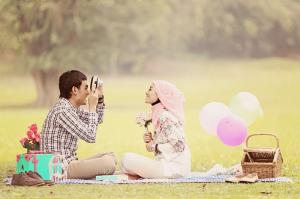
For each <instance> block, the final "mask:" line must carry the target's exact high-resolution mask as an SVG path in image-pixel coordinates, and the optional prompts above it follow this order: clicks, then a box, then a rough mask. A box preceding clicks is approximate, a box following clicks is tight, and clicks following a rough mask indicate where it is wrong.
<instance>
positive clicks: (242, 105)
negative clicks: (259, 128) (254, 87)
mask: <svg viewBox="0 0 300 199" xmlns="http://www.w3.org/2000/svg"><path fill="white" fill-rule="evenodd" d="M229 107H230V110H231V111H232V112H233V113H234V114H236V115H238V116H239V117H240V118H241V119H242V120H243V121H244V122H245V123H246V125H247V126H249V125H250V124H252V123H253V122H254V121H255V120H256V119H257V117H259V116H260V117H261V116H262V115H263V110H262V108H261V106H260V103H259V101H258V99H257V97H256V96H255V95H253V94H252V93H249V92H240V93H238V94H236V95H235V96H233V97H232V99H231V101H230V103H229Z"/></svg>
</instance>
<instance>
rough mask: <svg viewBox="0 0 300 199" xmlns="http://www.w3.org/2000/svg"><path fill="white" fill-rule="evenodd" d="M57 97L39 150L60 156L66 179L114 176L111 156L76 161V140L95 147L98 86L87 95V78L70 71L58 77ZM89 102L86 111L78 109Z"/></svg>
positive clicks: (100, 106) (99, 108) (100, 101)
mask: <svg viewBox="0 0 300 199" xmlns="http://www.w3.org/2000/svg"><path fill="white" fill-rule="evenodd" d="M59 91H60V96H59V100H58V102H57V103H56V104H55V105H54V106H53V107H52V108H51V109H50V111H49V113H48V115H47V118H46V120H45V122H44V126H43V130H42V145H41V149H42V151H44V152H59V153H60V154H62V155H64V156H65V158H66V160H67V162H68V163H69V165H68V178H81V179H89V178H94V177H95V176H97V175H105V174H113V173H114V171H115V165H116V158H115V156H114V154H113V153H104V154H98V155H96V156H93V157H90V158H87V159H83V160H78V158H77V154H76V151H77V148H78V139H82V140H84V141H86V142H89V143H95V141H96V131H97V126H98V124H100V123H102V121H103V113H104V108H105V105H104V96H103V87H102V85H100V86H99V87H98V88H97V89H96V90H95V91H94V92H93V91H90V89H89V86H88V83H87V77H86V76H85V75H84V74H83V73H81V72H80V71H76V70H72V71H67V72H65V73H63V74H62V75H61V76H60V77H59ZM87 101H88V107H89V111H86V110H83V109H80V106H81V105H86V104H87Z"/></svg>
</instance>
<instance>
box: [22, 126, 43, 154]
mask: <svg viewBox="0 0 300 199" xmlns="http://www.w3.org/2000/svg"><path fill="white" fill-rule="evenodd" d="M40 140H41V134H40V133H39V132H38V128H37V125H36V124H31V125H30V126H29V127H28V130H27V137H24V138H22V139H21V140H20V143H21V144H22V146H23V147H24V148H26V149H27V153H28V152H29V151H38V150H40Z"/></svg>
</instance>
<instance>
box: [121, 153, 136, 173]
mask: <svg viewBox="0 0 300 199" xmlns="http://www.w3.org/2000/svg"><path fill="white" fill-rule="evenodd" d="M135 159H136V158H135V154H134V153H126V154H125V155H124V156H123V158H122V160H121V169H122V170H123V171H126V170H130V168H131V165H132V164H133V163H134V161H135Z"/></svg>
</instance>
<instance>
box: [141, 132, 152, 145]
mask: <svg viewBox="0 0 300 199" xmlns="http://www.w3.org/2000/svg"><path fill="white" fill-rule="evenodd" d="M143 139H144V142H145V143H149V142H151V141H152V140H153V138H152V133H151V132H150V131H148V132H146V133H144V136H143Z"/></svg>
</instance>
